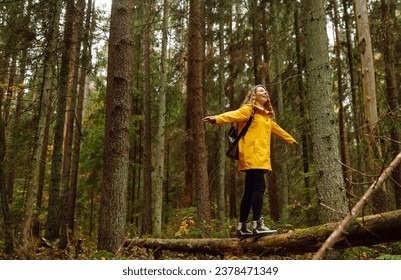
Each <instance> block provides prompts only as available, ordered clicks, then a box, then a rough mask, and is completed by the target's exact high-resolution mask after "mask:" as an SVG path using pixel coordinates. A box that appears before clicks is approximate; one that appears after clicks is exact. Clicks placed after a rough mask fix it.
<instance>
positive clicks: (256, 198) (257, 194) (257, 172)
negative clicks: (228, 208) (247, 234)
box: [240, 169, 266, 223]
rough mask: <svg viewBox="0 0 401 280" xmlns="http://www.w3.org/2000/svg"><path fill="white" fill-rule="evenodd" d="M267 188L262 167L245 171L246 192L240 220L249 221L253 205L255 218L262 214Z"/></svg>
mask: <svg viewBox="0 0 401 280" xmlns="http://www.w3.org/2000/svg"><path fill="white" fill-rule="evenodd" d="M265 190H266V183H265V176H264V171H263V170H262V169H250V170H247V171H246V173H245V192H244V196H243V197H242V201H241V207H240V222H241V223H243V222H246V221H248V216H249V212H250V211H251V207H252V215H253V220H254V221H257V220H259V219H260V217H261V216H262V205H263V194H264V193H265Z"/></svg>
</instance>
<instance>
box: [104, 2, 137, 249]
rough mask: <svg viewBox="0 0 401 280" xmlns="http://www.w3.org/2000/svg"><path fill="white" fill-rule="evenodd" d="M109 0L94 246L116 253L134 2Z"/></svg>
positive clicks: (123, 198)
mask: <svg viewBox="0 0 401 280" xmlns="http://www.w3.org/2000/svg"><path fill="white" fill-rule="evenodd" d="M133 2H134V1H131V0H113V2H112V6H111V20H110V38H109V52H108V72H107V93H106V127H105V143H104V148H105V158H104V170H103V178H104V185H103V192H102V200H101V205H100V219H99V232H98V249H99V250H107V251H110V252H113V253H116V252H117V251H118V249H119V248H120V246H121V245H122V242H123V239H124V230H125V223H126V211H127V207H126V205H127V185H128V169H129V134H130V133H129V132H130V120H131V104H132V103H131V102H132V100H131V94H132V72H133V67H132V66H133V65H132V62H133V59H132V58H133V57H132V54H133V48H132V46H133V40H132V31H133V27H134V9H135V3H133Z"/></svg>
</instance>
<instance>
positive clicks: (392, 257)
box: [376, 255, 401, 260]
mask: <svg viewBox="0 0 401 280" xmlns="http://www.w3.org/2000/svg"><path fill="white" fill-rule="evenodd" d="M376 260H401V255H381V256H380V257H378V258H376Z"/></svg>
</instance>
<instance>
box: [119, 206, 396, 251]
mask: <svg viewBox="0 0 401 280" xmlns="http://www.w3.org/2000/svg"><path fill="white" fill-rule="evenodd" d="M338 225H339V223H327V224H322V225H319V226H315V227H310V228H304V229H296V230H294V231H289V232H287V233H283V234H278V235H271V236H263V237H249V238H246V239H243V240H240V239H238V238H228V239H221V238H203V239H129V240H127V241H126V242H125V246H126V247H129V248H132V247H134V246H140V247H144V248H152V249H157V250H170V251H177V252H191V253H207V254H213V255H224V254H231V255H238V254H248V255H257V256H260V255H281V256H285V255H293V254H305V253H309V252H316V251H317V250H318V249H319V247H320V246H321V243H322V242H324V241H325V240H326V239H327V238H328V237H329V236H330V234H331V233H332V232H333V231H334V230H335V229H336V228H337V226H338ZM398 240H401V210H397V211H392V212H387V213H382V214H380V215H379V214H378V215H372V216H366V217H362V218H358V219H356V220H354V221H353V222H352V224H351V225H350V227H349V228H348V229H347V234H346V235H345V236H344V238H343V239H341V240H339V241H338V242H337V243H336V244H335V245H334V247H333V248H334V249H345V248H350V247H355V246H369V245H374V244H380V243H385V242H393V241H398Z"/></svg>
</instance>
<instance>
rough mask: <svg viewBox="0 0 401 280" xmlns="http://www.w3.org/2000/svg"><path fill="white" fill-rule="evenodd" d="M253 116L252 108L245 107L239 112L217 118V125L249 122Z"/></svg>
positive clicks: (231, 112) (227, 113)
mask: <svg viewBox="0 0 401 280" xmlns="http://www.w3.org/2000/svg"><path fill="white" fill-rule="evenodd" d="M251 114H252V106H250V105H245V106H243V107H241V108H239V109H237V110H234V111H228V112H225V113H223V114H220V115H217V116H216V123H217V124H224V123H236V122H242V121H247V120H248V119H249V117H250V116H251Z"/></svg>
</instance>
